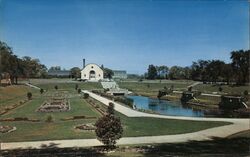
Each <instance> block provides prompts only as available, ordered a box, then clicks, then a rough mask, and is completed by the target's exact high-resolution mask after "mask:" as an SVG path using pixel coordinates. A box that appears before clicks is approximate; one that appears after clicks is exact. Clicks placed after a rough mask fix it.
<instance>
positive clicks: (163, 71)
mask: <svg viewBox="0 0 250 157" xmlns="http://www.w3.org/2000/svg"><path fill="white" fill-rule="evenodd" d="M155 68H156V71H157V77H158V78H160V79H164V78H167V74H168V70H169V69H168V67H167V66H165V65H161V66H156V67H155Z"/></svg>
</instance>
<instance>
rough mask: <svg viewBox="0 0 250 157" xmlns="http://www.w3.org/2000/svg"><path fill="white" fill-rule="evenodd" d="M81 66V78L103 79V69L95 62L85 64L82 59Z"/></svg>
mask: <svg viewBox="0 0 250 157" xmlns="http://www.w3.org/2000/svg"><path fill="white" fill-rule="evenodd" d="M83 67H84V68H83V69H82V71H81V80H87V81H99V80H102V79H103V70H102V68H100V67H99V66H98V65H97V64H94V63H90V64H87V65H86V66H85V60H84V62H83Z"/></svg>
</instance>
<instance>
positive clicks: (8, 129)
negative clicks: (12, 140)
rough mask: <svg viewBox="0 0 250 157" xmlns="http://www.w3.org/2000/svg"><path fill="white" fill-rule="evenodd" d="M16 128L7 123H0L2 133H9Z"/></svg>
mask: <svg viewBox="0 0 250 157" xmlns="http://www.w3.org/2000/svg"><path fill="white" fill-rule="evenodd" d="M15 130H16V127H13V126H9V125H5V126H1V125H0V133H9V132H12V131H15Z"/></svg>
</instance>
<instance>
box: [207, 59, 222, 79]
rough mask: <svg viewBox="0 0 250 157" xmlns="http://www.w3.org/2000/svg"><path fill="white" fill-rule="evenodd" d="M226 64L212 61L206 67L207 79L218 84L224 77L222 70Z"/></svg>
mask: <svg viewBox="0 0 250 157" xmlns="http://www.w3.org/2000/svg"><path fill="white" fill-rule="evenodd" d="M224 65H225V63H224V62H223V61H220V60H212V61H211V62H209V64H208V65H207V66H206V69H205V74H204V75H205V78H206V80H208V81H210V82H217V81H219V78H220V77H222V70H223V67H224Z"/></svg>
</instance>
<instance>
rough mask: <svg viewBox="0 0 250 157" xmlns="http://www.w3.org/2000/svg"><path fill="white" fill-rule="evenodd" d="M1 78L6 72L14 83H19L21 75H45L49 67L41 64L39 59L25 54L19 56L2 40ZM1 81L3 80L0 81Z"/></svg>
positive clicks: (27, 76)
mask: <svg viewBox="0 0 250 157" xmlns="http://www.w3.org/2000/svg"><path fill="white" fill-rule="evenodd" d="M0 65H1V66H0V80H1V79H2V77H3V74H4V73H7V74H8V77H9V78H10V80H11V82H12V83H14V82H15V83H17V80H18V78H19V77H25V78H30V77H39V78H40V77H45V75H46V74H47V68H46V66H45V65H43V64H41V63H40V61H39V59H32V58H31V57H28V56H25V57H22V58H19V57H18V56H16V55H15V54H14V53H13V51H12V49H11V48H10V47H9V46H8V45H7V44H6V43H4V42H2V41H0ZM0 83H1V81H0Z"/></svg>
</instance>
